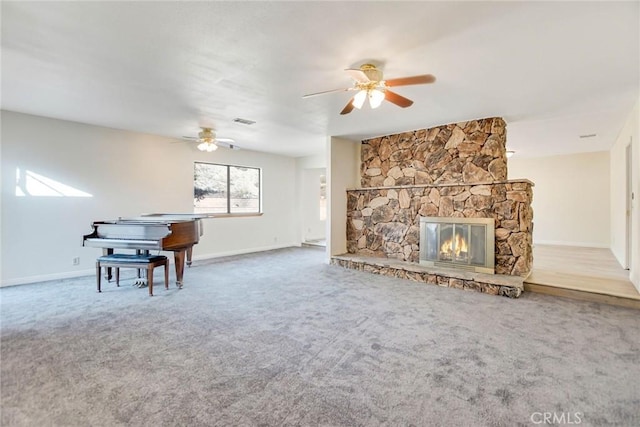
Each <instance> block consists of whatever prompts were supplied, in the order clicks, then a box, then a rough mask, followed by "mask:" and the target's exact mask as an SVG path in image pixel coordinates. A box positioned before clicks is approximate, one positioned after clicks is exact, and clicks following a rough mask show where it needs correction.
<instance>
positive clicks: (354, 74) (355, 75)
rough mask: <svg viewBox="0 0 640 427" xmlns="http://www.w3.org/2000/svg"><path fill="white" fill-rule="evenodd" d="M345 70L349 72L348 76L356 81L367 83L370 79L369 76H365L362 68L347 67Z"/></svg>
mask: <svg viewBox="0 0 640 427" xmlns="http://www.w3.org/2000/svg"><path fill="white" fill-rule="evenodd" d="M345 71H346V72H347V73H349V76H351V78H352V79H353V80H355V81H356V82H358V83H368V82H370V81H371V80H370V79H369V76H367V75H366V74H365V72H364V71H362V70H358V69H355V68H347V69H346V70H345Z"/></svg>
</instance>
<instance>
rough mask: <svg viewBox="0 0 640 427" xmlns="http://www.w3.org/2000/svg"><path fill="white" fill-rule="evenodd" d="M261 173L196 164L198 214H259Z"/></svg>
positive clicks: (195, 192)
mask: <svg viewBox="0 0 640 427" xmlns="http://www.w3.org/2000/svg"><path fill="white" fill-rule="evenodd" d="M260 172H261V171H260V169H258V168H250V167H244V166H233V165H219V164H212V163H200V162H196V163H195V164H194V174H193V183H194V185H193V204H194V212H196V213H227V214H242V213H259V212H260V211H261V206H260V175H261V173H260Z"/></svg>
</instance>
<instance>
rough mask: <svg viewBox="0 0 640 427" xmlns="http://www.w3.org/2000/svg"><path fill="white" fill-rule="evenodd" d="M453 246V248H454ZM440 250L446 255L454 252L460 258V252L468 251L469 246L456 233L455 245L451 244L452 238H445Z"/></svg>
mask: <svg viewBox="0 0 640 427" xmlns="http://www.w3.org/2000/svg"><path fill="white" fill-rule="evenodd" d="M454 247H455V250H454ZM440 252H441V253H443V254H446V255H449V256H451V254H452V253H455V255H456V258H460V254H461V253H463V252H464V253H465V254H466V253H468V252H469V248H468V247H467V241H466V240H465V239H464V238H463V237H462V236H461V235H459V234H458V233H456V235H455V245H454V244H453V239H449V240H446V241H445V242H444V243H443V244H442V245H441V246H440Z"/></svg>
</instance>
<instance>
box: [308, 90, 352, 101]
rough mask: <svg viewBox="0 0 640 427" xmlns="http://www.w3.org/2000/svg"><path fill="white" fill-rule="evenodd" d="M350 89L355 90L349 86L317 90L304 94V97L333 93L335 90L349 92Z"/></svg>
mask: <svg viewBox="0 0 640 427" xmlns="http://www.w3.org/2000/svg"><path fill="white" fill-rule="evenodd" d="M349 90H353V88H351V87H348V88H345V89H332V90H325V91H322V92H316V93H309V94H307V95H302V97H303V98H310V97H312V96H317V95H324V94H325V93H333V92H347V91H349Z"/></svg>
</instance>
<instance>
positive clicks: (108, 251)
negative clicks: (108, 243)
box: [102, 248, 113, 282]
mask: <svg viewBox="0 0 640 427" xmlns="http://www.w3.org/2000/svg"><path fill="white" fill-rule="evenodd" d="M102 255H113V248H102ZM105 272H106V273H105V275H104V278H105V279H107V282H110V281H111V277H112V276H111V267H106V268H105Z"/></svg>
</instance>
